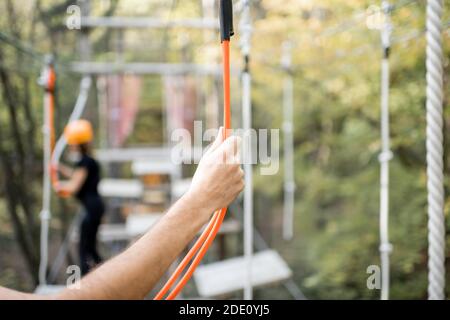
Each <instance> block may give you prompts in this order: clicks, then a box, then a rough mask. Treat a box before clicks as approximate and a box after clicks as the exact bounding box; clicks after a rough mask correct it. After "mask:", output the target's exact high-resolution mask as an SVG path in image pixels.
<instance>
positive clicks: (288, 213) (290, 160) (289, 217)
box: [281, 42, 295, 240]
mask: <svg viewBox="0 0 450 320" xmlns="http://www.w3.org/2000/svg"><path fill="white" fill-rule="evenodd" d="M291 50H292V44H291V43H290V42H285V43H283V57H282V61H281V65H282V67H283V69H284V70H285V71H286V76H285V78H284V84H283V134H284V204H283V239H284V240H291V239H292V238H293V237H294V193H295V179H294V150H293V149H294V136H293V129H294V128H293V124H292V119H293V109H294V79H293V76H292V70H291V67H292V53H291Z"/></svg>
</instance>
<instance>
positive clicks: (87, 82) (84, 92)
mask: <svg viewBox="0 0 450 320" xmlns="http://www.w3.org/2000/svg"><path fill="white" fill-rule="evenodd" d="M91 84H92V79H91V77H89V76H84V77H83V78H82V79H81V82H80V93H79V94H78V98H77V101H76V103H75V107H74V109H73V111H72V114H71V115H70V118H69V121H68V122H72V121H74V120H77V119H80V118H81V115H82V114H83V111H84V108H85V107H86V102H87V99H88V96H89V89H90V87H91ZM66 146H67V141H66V139H65V138H64V135H61V137H60V138H59V139H58V141H57V142H56V145H55V149H54V150H53V154H52V159H51V161H52V162H51V163H52V165H53V166H54V165H58V163H59V160H60V159H61V156H62V153H63V152H64V149H65V148H66Z"/></svg>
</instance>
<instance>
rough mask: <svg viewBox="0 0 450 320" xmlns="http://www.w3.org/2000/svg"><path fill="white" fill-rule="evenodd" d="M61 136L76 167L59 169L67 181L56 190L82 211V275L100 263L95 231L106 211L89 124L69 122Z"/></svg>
mask: <svg viewBox="0 0 450 320" xmlns="http://www.w3.org/2000/svg"><path fill="white" fill-rule="evenodd" d="M64 136H65V138H66V140H67V144H68V145H69V148H70V158H71V159H72V161H74V162H75V167H74V168H73V169H72V168H70V167H67V166H64V165H60V166H59V168H58V169H59V171H60V172H61V174H62V175H63V176H65V177H66V178H68V179H69V180H67V181H61V182H60V183H59V184H58V186H57V191H58V192H61V193H65V194H71V195H74V196H75V197H76V198H77V199H78V200H79V201H80V203H81V205H82V207H83V209H84V210H83V211H84V212H83V217H82V219H81V224H80V232H79V234H80V240H79V256H80V268H81V274H82V275H85V274H87V273H88V272H89V270H90V269H91V268H92V267H94V266H95V265H98V264H99V263H100V262H101V261H102V258H101V257H100V255H99V254H98V252H97V232H98V228H99V226H100V223H101V220H102V216H103V213H104V211H105V206H104V204H103V200H102V198H101V196H100V194H99V193H98V189H97V188H98V184H99V182H100V165H99V164H98V162H97V161H96V160H95V159H94V158H93V157H92V155H91V147H90V143H91V141H92V139H93V130H92V125H91V123H90V122H89V121H87V120H83V119H82V120H75V121H72V122H70V123H69V124H68V125H67V127H66V128H65V130H64Z"/></svg>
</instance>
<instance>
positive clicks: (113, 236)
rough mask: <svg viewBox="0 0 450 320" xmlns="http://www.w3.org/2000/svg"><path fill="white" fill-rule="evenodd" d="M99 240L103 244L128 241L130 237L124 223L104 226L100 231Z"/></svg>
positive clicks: (101, 226)
mask: <svg viewBox="0 0 450 320" xmlns="http://www.w3.org/2000/svg"><path fill="white" fill-rule="evenodd" d="M98 239H99V240H100V241H101V242H113V241H128V240H130V235H129V234H128V232H127V229H126V227H125V224H124V223H114V224H102V225H100V228H99V230H98Z"/></svg>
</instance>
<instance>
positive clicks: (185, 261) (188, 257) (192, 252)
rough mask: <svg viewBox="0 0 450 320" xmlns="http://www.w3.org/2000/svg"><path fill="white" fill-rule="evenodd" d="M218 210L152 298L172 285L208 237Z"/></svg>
mask: <svg viewBox="0 0 450 320" xmlns="http://www.w3.org/2000/svg"><path fill="white" fill-rule="evenodd" d="M218 216H219V215H218V211H216V212H215V213H214V215H213V217H212V219H211V221H210V222H209V223H208V226H207V227H206V229H205V230H204V231H203V233H202V234H201V236H200V237H199V238H198V239H197V241H196V242H195V244H194V246H193V247H192V248H191V250H189V252H188V254H187V255H186V256H185V257H184V259H183V261H181V263H180V264H179V265H178V267H177V268H176V269H175V271H174V273H173V274H172V276H171V277H170V278H169V280H167V282H166V284H165V285H164V287H163V288H162V289H161V290H160V291H159V292H158V294H157V295H156V296H155V298H154V299H153V300H161V299H162V298H163V297H164V295H165V294H166V293H167V291H169V289H170V288H171V287H172V285H173V284H174V283H175V281H176V280H177V279H178V277H179V276H180V275H181V273H182V272H183V270H184V268H186V266H187V265H188V263H189V261H191V259H192V257H193V256H194V255H195V253H196V252H197V251H198V249H199V248H200V247H201V245H202V244H203V243H204V242H205V240H206V238H207V237H208V234H209V233H210V232H211V230H212V228H213V226H214V223H215V222H216V220H217V217H218Z"/></svg>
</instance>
